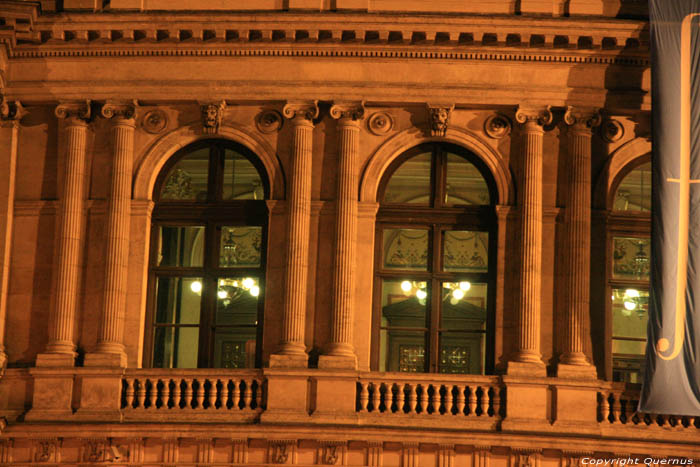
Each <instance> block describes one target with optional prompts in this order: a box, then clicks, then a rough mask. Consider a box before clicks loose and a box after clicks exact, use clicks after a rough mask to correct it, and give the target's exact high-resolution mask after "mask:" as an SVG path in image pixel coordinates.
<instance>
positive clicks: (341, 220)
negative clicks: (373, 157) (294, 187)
mask: <svg viewBox="0 0 700 467" xmlns="http://www.w3.org/2000/svg"><path fill="white" fill-rule="evenodd" d="M330 114H331V117H333V118H336V119H338V181H337V189H336V200H337V201H336V213H335V218H336V228H335V262H334V264H333V302H332V315H331V335H330V343H329V346H328V350H327V352H326V353H325V355H322V356H321V357H320V359H319V363H318V364H319V367H320V368H330V367H333V368H352V369H354V368H356V367H357V356H356V354H355V347H354V343H353V326H354V319H353V311H354V294H355V270H356V265H355V249H356V248H355V246H356V245H355V244H356V241H357V239H356V237H357V198H358V196H357V190H358V187H357V179H358V176H357V167H356V162H357V158H358V155H359V154H358V152H359V149H360V121H361V120H362V117H363V116H364V107H363V105H362V103H336V104H335V105H333V106H332V107H331V110H330Z"/></svg>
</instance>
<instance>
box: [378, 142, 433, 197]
mask: <svg viewBox="0 0 700 467" xmlns="http://www.w3.org/2000/svg"><path fill="white" fill-rule="evenodd" d="M431 161H432V154H431V153H429V152H427V153H424V154H419V155H417V156H414V157H412V158H410V159H409V160H407V161H406V162H404V163H403V164H401V166H400V167H399V168H398V169H396V171H395V172H394V173H393V174H392V175H391V179H389V183H388V184H387V187H386V191H385V192H384V202H385V203H410V204H420V205H425V206H427V205H429V204H430V164H431Z"/></svg>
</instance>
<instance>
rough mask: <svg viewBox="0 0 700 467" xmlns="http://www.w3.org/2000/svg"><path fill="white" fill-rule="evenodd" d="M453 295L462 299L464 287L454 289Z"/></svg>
mask: <svg viewBox="0 0 700 467" xmlns="http://www.w3.org/2000/svg"><path fill="white" fill-rule="evenodd" d="M452 296H453V297H454V298H456V299H457V300H461V299H463V298H464V290H462V289H454V290H453V291H452Z"/></svg>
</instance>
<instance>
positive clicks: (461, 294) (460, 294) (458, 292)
mask: <svg viewBox="0 0 700 467" xmlns="http://www.w3.org/2000/svg"><path fill="white" fill-rule="evenodd" d="M467 284H468V282H467ZM452 296H453V297H454V298H455V299H457V300H461V299H463V298H464V290H462V288H461V287H460V288H457V289H454V290H453V291H452Z"/></svg>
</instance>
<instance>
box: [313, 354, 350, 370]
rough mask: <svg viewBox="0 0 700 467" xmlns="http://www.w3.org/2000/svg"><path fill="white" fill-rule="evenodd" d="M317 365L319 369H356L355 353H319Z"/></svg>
mask: <svg viewBox="0 0 700 467" xmlns="http://www.w3.org/2000/svg"><path fill="white" fill-rule="evenodd" d="M318 367H319V368H320V369H335V370H340V369H343V370H357V357H356V356H355V355H320V356H319V357H318Z"/></svg>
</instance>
